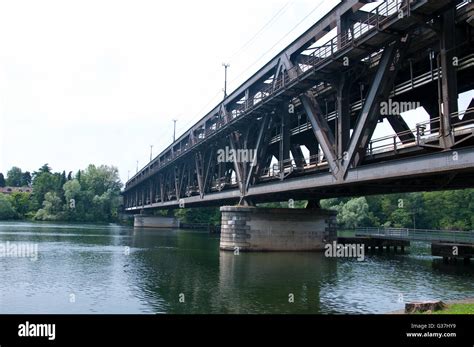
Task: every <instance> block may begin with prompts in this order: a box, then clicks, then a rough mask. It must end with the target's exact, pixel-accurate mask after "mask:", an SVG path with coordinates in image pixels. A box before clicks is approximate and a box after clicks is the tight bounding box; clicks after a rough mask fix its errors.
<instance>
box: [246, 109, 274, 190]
mask: <svg viewBox="0 0 474 347" xmlns="http://www.w3.org/2000/svg"><path fill="white" fill-rule="evenodd" d="M269 120H270V116H269V115H268V114H266V115H265V116H263V118H262V124H261V126H260V130H259V132H258V137H257V143H256V144H255V152H254V158H253V160H252V163H251V165H250V168H249V172H248V175H247V180H246V182H245V192H247V191H248V189H249V187H250V183H251V181H252V178H253V176H254V173H255V168H256V166H257V162H258V159H259V158H260V154H261V152H262V147H263V146H262V143H263V139H264V137H265V133H266V131H267V129H268V123H269Z"/></svg>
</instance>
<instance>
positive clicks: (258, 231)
mask: <svg viewBox="0 0 474 347" xmlns="http://www.w3.org/2000/svg"><path fill="white" fill-rule="evenodd" d="M220 210H221V212H222V223H221V240H220V249H221V250H226V251H236V250H238V251H243V252H245V251H323V250H324V246H325V244H327V243H330V242H332V241H333V240H335V239H336V238H337V235H336V212H335V211H329V210H323V209H317V208H315V209H293V208H260V207H254V206H223V207H221V208H220Z"/></svg>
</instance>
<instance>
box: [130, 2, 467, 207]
mask: <svg viewBox="0 0 474 347" xmlns="http://www.w3.org/2000/svg"><path fill="white" fill-rule="evenodd" d="M369 2H371V1H369V0H366V1H363V0H360V1H358V0H344V1H342V2H341V3H339V5H337V6H336V7H334V8H333V9H332V10H331V12H329V13H328V14H326V15H325V16H324V17H323V18H322V19H321V20H319V21H318V22H317V23H315V24H314V25H313V26H312V27H311V28H310V29H308V30H307V31H306V32H305V33H304V34H302V35H301V36H300V37H299V38H297V39H296V40H295V41H294V42H293V43H291V44H290V45H289V46H288V47H286V48H285V49H284V50H283V51H282V52H280V53H279V54H278V55H277V56H275V57H274V58H273V59H272V60H271V61H270V62H268V63H267V64H266V65H265V66H263V67H262V68H261V69H260V70H259V71H258V72H257V73H255V74H254V75H253V76H252V77H250V78H249V79H248V80H247V81H245V82H244V83H243V84H242V85H241V86H240V87H239V88H237V89H236V90H235V91H234V92H233V93H232V94H230V95H229V96H228V97H227V98H226V99H225V100H224V101H223V102H222V103H220V104H219V105H217V106H216V107H215V108H214V109H212V110H211V111H210V112H209V113H208V114H207V115H205V116H204V117H203V118H202V119H201V120H200V121H199V122H197V123H196V124H195V125H194V126H192V127H191V128H190V129H189V130H188V131H186V132H185V133H184V134H183V135H182V136H181V137H180V138H178V139H177V140H176V141H175V142H174V143H172V144H171V145H170V146H169V147H168V148H166V149H165V150H164V151H163V152H162V153H160V154H159V155H158V156H156V157H155V158H154V159H153V160H152V161H150V162H149V163H148V164H147V165H146V166H145V167H144V168H142V169H141V170H140V171H139V172H138V173H137V174H136V175H134V176H133V177H132V178H131V179H130V180H129V181H128V182H127V183H126V187H125V189H124V192H123V197H124V206H125V210H126V211H130V212H133V211H140V210H143V209H172V208H177V207H179V206H180V205H181V206H183V204H185V206H186V207H193V206H218V205H222V204H235V203H240V204H250V205H252V204H255V203H260V202H268V201H283V200H287V199H295V200H297V199H309V200H310V201H312V202H315V203H316V201H317V200H318V199H320V198H327V197H340V196H355V195H369V194H380V193H390V192H409V191H423V190H437V189H457V188H466V187H472V186H474V102H472V101H471V103H470V105H469V107H468V109H467V110H466V111H464V110H463V111H460V110H458V94H460V93H463V92H466V91H470V90H472V89H473V85H474V79H473V76H474V74H473V67H474V45H473V38H474V30H473V29H474V27H473V26H474V4H473V3H470V2H469V1H452V0H388V1H383V2H381V3H380V2H378V3H376V5H377V6H376V7H375V8H373V9H372V10H370V11H368V10H365V8H364V6H365V5H367V4H368V3H369ZM383 102H388V103H389V104H390V103H392V104H393V102H397V103H398V104H403V103H417V105H419V106H421V107H423V108H424V110H425V111H426V112H427V114H428V115H429V116H427V117H426V122H423V123H419V124H417V125H416V127H415V128H413V129H411V128H410V127H409V126H408V125H407V122H406V119H407V118H406V117H409V115H410V113H404V114H403V115H402V114H400V113H403V112H399V113H393V112H389V114H383V112H381V105H382V103H383ZM384 120H385V121H387V122H388V123H389V124H390V125H391V127H392V128H393V135H390V136H385V137H383V138H373V133H374V130H375V128H376V126H377V124H378V123H379V122H382V121H384ZM225 148H228V149H231V150H236V151H238V150H253V151H254V152H253V153H254V154H255V158H253V159H254V160H253V161H246V162H237V161H222V160H219V158H218V151H219V150H223V149H225ZM305 152H306V153H308V155H305V154H304V153H305Z"/></svg>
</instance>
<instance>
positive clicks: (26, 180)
mask: <svg viewBox="0 0 474 347" xmlns="http://www.w3.org/2000/svg"><path fill="white" fill-rule="evenodd" d="M21 186H22V187H29V186H31V173H30V172H29V171H25V172H23V174H22V175H21Z"/></svg>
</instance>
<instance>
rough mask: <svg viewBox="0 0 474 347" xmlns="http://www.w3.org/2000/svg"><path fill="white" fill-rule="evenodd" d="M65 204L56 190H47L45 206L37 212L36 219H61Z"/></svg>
mask: <svg viewBox="0 0 474 347" xmlns="http://www.w3.org/2000/svg"><path fill="white" fill-rule="evenodd" d="M62 210H63V204H62V201H61V198H60V197H59V196H58V195H57V194H56V193H55V192H47V193H46V194H45V196H44V201H43V208H41V209H39V210H38V212H36V215H35V217H34V218H35V219H37V220H44V221H54V220H61V219H62V218H63V216H62V214H61V212H62Z"/></svg>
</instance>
